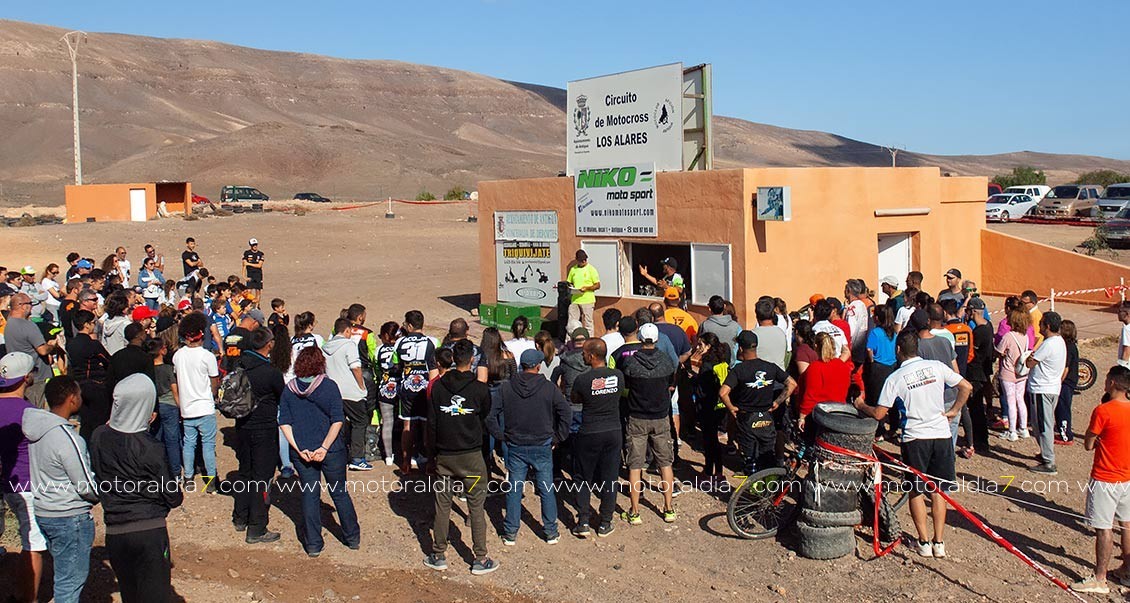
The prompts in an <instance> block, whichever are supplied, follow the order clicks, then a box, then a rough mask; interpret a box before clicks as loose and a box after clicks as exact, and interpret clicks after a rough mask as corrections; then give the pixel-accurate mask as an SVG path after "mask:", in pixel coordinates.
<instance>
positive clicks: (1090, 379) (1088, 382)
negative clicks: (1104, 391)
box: [1075, 358, 1099, 392]
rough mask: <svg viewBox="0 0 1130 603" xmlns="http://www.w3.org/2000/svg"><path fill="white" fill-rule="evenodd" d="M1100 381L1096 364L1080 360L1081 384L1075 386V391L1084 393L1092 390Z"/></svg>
mask: <svg viewBox="0 0 1130 603" xmlns="http://www.w3.org/2000/svg"><path fill="white" fill-rule="evenodd" d="M1098 379H1099V372H1098V369H1097V368H1095V363H1094V362H1091V361H1090V360H1087V359H1086V358H1080V359H1079V382H1078V383H1077V384H1076V385H1075V391H1078V392H1082V391H1087V390H1088V389H1091V386H1093V385H1094V384H1095V382H1096V381H1098Z"/></svg>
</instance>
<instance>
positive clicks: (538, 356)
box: [522, 350, 545, 369]
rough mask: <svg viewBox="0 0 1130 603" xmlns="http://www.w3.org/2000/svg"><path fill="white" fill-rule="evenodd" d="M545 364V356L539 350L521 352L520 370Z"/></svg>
mask: <svg viewBox="0 0 1130 603" xmlns="http://www.w3.org/2000/svg"><path fill="white" fill-rule="evenodd" d="M543 362H545V354H542V353H541V351H540V350H526V351H524V352H522V368H524V369H529V368H534V367H535V366H537V365H539V364H541V363H543Z"/></svg>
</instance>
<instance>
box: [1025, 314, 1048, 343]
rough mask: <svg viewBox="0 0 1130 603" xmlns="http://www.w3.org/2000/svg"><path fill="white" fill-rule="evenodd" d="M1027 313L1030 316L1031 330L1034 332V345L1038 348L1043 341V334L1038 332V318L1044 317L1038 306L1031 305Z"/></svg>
mask: <svg viewBox="0 0 1130 603" xmlns="http://www.w3.org/2000/svg"><path fill="white" fill-rule="evenodd" d="M1028 315H1029V316H1031V317H1032V330H1033V331H1035V332H1036V347H1037V348H1038V347H1040V344H1041V343H1042V342H1043V341H1044V336H1043V335H1041V334H1040V320H1041V319H1042V318H1043V317H1044V311H1043V310H1041V309H1040V308H1039V307H1038V306H1032V309H1031V310H1030V311H1029V312H1028ZM1032 349H1036V348H1032Z"/></svg>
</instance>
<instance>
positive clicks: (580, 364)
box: [550, 348, 589, 412]
mask: <svg viewBox="0 0 1130 603" xmlns="http://www.w3.org/2000/svg"><path fill="white" fill-rule="evenodd" d="M587 370H589V366H588V365H587V364H585V354H584V350H582V349H581V348H573V349H571V350H566V351H565V352H564V353H563V354H561V364H559V365H557V368H556V369H555V370H554V371H553V376H552V377H551V378H550V381H552V382H553V383H557V380H558V379H561V391H562V392H563V393H564V394H565V399H566V400H572V399H573V382H574V381H576V380H577V376H578V375H580V374H581V373H583V372H585V371H587ZM580 410H581V405H580V404H573V412H580Z"/></svg>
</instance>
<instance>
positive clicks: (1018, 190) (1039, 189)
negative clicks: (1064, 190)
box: [1003, 184, 1052, 203]
mask: <svg viewBox="0 0 1130 603" xmlns="http://www.w3.org/2000/svg"><path fill="white" fill-rule="evenodd" d="M1051 190H1052V187H1050V186H1046V185H1043V184H1025V185H1024V186H1010V187H1008V188H1006V189H1004V193H1003V194H1005V195H1028V196H1029V197H1032V198H1033V199H1035V200H1036V202H1037V203H1039V202H1040V200H1042V199H1043V198H1044V196H1045V195H1047V194H1048V193H1050V192H1051Z"/></svg>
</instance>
